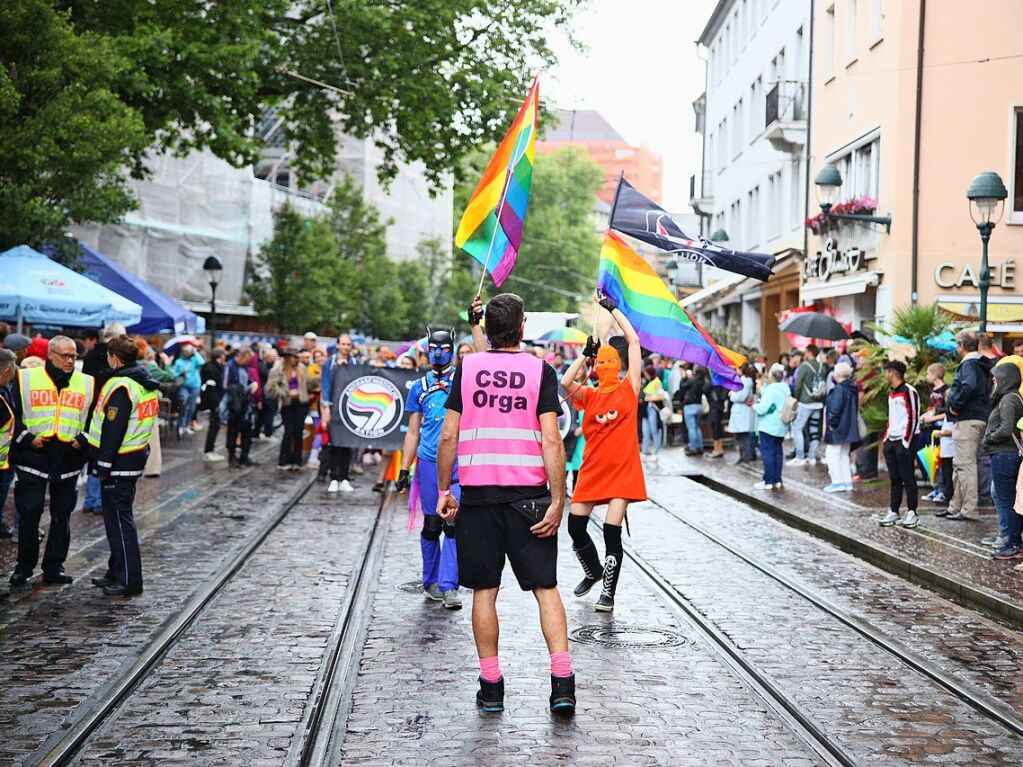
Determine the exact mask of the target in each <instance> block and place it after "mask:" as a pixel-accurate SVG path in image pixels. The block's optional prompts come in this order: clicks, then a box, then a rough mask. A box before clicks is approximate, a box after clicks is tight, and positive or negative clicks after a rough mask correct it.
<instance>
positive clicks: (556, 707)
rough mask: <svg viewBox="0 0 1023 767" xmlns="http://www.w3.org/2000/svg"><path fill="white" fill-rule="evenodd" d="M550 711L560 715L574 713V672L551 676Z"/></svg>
mask: <svg viewBox="0 0 1023 767" xmlns="http://www.w3.org/2000/svg"><path fill="white" fill-rule="evenodd" d="M551 713H554V714H560V715H561V716H572V714H574V713H575V674H572V676H553V675H552V676H551Z"/></svg>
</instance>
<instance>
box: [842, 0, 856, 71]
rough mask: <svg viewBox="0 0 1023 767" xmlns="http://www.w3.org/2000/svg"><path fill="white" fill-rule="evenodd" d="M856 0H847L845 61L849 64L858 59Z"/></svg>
mask: <svg viewBox="0 0 1023 767" xmlns="http://www.w3.org/2000/svg"><path fill="white" fill-rule="evenodd" d="M856 5H857V2H856V0H845V61H846V66H849V65H850V64H852V63H853V62H854V61H855V60H856Z"/></svg>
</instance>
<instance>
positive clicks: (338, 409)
mask: <svg viewBox="0 0 1023 767" xmlns="http://www.w3.org/2000/svg"><path fill="white" fill-rule="evenodd" d="M422 377H423V373H422V372H420V371H415V370H402V369H400V368H374V367H370V366H368V365H335V366H334V372H333V377H332V378H331V400H332V401H331V403H330V427H329V431H330V444H331V445H336V446H337V447H370V448H377V449H381V450H401V447H402V444H403V443H404V441H405V432H406V431H408V419H409V414H408V411H407V410H406V409H405V401H406V399H407V398H408V392H409V389H411V388H412V384H413V382H414V381H416V380H417V379H419V378H422Z"/></svg>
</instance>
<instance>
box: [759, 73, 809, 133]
mask: <svg viewBox="0 0 1023 767" xmlns="http://www.w3.org/2000/svg"><path fill="white" fill-rule="evenodd" d="M805 92H806V91H805V86H804V84H803V83H798V82H792V81H789V80H781V81H779V82H777V83H775V85H774V87H773V88H771V90H769V91H768V92H767V98H766V99H765V110H764V127H767V126H769V125H771V124H772V123H776V122H797V121H800V120H805V119H806V103H805Z"/></svg>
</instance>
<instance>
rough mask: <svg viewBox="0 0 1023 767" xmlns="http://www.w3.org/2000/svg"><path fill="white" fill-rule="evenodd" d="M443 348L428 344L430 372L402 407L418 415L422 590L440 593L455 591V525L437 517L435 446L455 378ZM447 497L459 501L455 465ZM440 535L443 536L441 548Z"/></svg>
mask: <svg viewBox="0 0 1023 767" xmlns="http://www.w3.org/2000/svg"><path fill="white" fill-rule="evenodd" d="M445 346H446V347H447V348H446V349H442V348H437V349H435V348H434V344H432V343H431V345H430V350H429V353H430V362H431V363H432V364H433V369H432V370H430V371H429V372H428V373H427V374H426V375H425V376H423V377H422V378H420V379H419V380H418V381H416V382H415V383H413V384H412V388H411V389H410V390H409V394H408V401H407V402H406V404H405V407H406V409H407V410H408V412H409V413H419V414H420V415H421V421H420V427H419V448H418V450H417V451H416V457H417V458H418V464H417V468H416V476H415V481H416V482H417V483H418V484H419V497H420V502H421V504H422V507H423V529H422V532H421V533H420V539H419V541H420V546H421V548H422V552H423V588H424V589H426V588H428V587H429V586H431V585H433V584H435V583H436V584H437V586H438V588H440V590H441V591H442V592H445V591H451V590H454V589H457V588H458V557H457V550H456V548H455V523H454V522H444V521H443V520H441V518H440V517H439V516H437V500H438V491H437V443H438V442H439V441H440V433H441V428H442V426H443V424H444V416H445V414H446V413H447V409H446V407H445V405H446V404H447V401H448V392H449V391H450V390H451V379H452V378H453V377H454V374H455V369H454V367H453V366H452V365H451V359H452V356H453V354H452V350H451V345H450V344H445ZM451 494H452V495H454V497H455V498H456V499H458V498H460V497H461V488H460V487H459V485H458V466H457V465H456V466H455V467H454V470H453V471H452V478H451ZM441 533H443V534H444V543H443V545H442V544H441V540H440V537H441Z"/></svg>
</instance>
